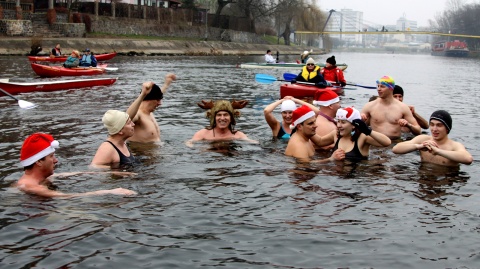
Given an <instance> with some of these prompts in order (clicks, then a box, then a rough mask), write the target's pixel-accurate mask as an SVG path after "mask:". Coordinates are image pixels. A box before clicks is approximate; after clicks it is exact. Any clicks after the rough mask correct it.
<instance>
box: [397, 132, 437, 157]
mask: <svg viewBox="0 0 480 269" xmlns="http://www.w3.org/2000/svg"><path fill="white" fill-rule="evenodd" d="M428 139H430V137H429V136H428V135H419V136H416V137H414V138H413V139H412V140H409V141H405V142H400V143H398V144H396V145H395V146H394V147H393V148H392V151H393V153H395V154H405V153H409V152H412V151H416V150H421V149H424V148H425V146H424V145H423V142H424V141H426V140H428Z"/></svg>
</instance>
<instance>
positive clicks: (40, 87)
mask: <svg viewBox="0 0 480 269" xmlns="http://www.w3.org/2000/svg"><path fill="white" fill-rule="evenodd" d="M115 81H117V78H92V79H77V80H62V81H43V82H8V81H3V80H0V88H1V89H3V90H5V91H6V92H8V93H10V94H19V93H29V92H51V91H60V90H68V89H78V88H88V87H94V86H108V85H112V84H113V83H115ZM0 96H3V94H2V93H1V92H0Z"/></svg>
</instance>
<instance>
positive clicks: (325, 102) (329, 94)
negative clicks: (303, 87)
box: [313, 90, 340, 106]
mask: <svg viewBox="0 0 480 269" xmlns="http://www.w3.org/2000/svg"><path fill="white" fill-rule="evenodd" d="M314 99H315V100H314V101H313V104H314V105H319V106H329V105H331V104H335V103H336V102H340V98H338V95H337V94H336V93H335V92H334V91H332V90H317V91H316V92H315V96H314Z"/></svg>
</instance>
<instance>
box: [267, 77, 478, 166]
mask: <svg viewBox="0 0 480 269" xmlns="http://www.w3.org/2000/svg"><path fill="white" fill-rule="evenodd" d="M377 92H378V96H377V97H376V98H373V99H374V100H372V101H370V102H368V103H367V104H365V105H364V107H363V108H362V110H361V111H359V110H357V109H356V108H354V107H341V105H340V99H339V97H338V95H337V94H336V93H335V92H333V91H331V90H320V89H319V90H317V92H316V93H315V96H314V101H313V105H312V104H310V103H307V102H305V101H303V100H299V99H296V98H293V97H290V96H287V97H284V98H283V99H282V100H278V101H276V102H274V103H272V104H270V105H268V106H267V107H266V108H265V109H264V114H265V119H266V121H267V123H268V124H269V126H270V128H271V129H272V133H273V136H274V137H277V138H280V139H282V138H287V139H289V141H288V145H287V148H286V150H285V155H287V156H292V157H295V158H297V159H298V160H300V161H312V160H311V159H312V157H313V156H314V155H315V153H316V151H319V150H320V151H321V150H330V151H332V154H331V156H330V157H329V158H327V159H324V160H314V161H312V162H326V161H332V160H337V161H339V160H344V159H350V160H354V161H357V160H364V159H368V155H369V148H370V146H376V147H387V146H390V145H391V143H392V140H393V141H397V140H399V139H400V138H401V134H402V131H403V132H410V133H412V135H415V137H414V138H413V139H411V140H408V141H404V142H399V143H397V144H396V145H395V146H394V147H393V148H392V151H393V152H394V153H396V154H405V153H409V152H412V151H417V150H418V151H419V152H420V157H421V161H423V162H428V163H434V164H438V165H443V166H458V165H459V164H471V163H472V162H473V158H472V156H471V154H470V153H469V152H468V151H467V150H466V149H465V147H464V146H463V145H462V144H461V143H459V142H455V141H453V140H451V139H449V138H448V134H449V133H450V131H451V129H452V118H451V116H450V114H449V113H448V112H447V111H445V110H437V111H435V112H433V113H432V115H431V116H430V120H429V122H427V121H426V120H425V119H423V118H422V117H421V116H420V115H418V114H417V113H416V112H415V109H414V107H413V106H408V105H406V104H404V103H403V102H402V101H403V89H402V88H401V87H400V86H398V85H395V82H394V80H393V79H392V78H391V77H390V76H383V77H382V78H380V79H379V80H377ZM394 94H395V95H396V97H397V98H398V99H397V98H395V97H394ZM399 99H400V100H399ZM279 105H280V108H281V109H280V110H281V114H282V121H281V122H279V121H277V120H276V119H275V117H274V116H273V115H272V112H273V110H274V109H275V107H277V106H279ZM297 105H299V106H300V107H298V108H297ZM315 105H318V106H319V107H316V106H315ZM422 128H430V133H431V135H426V134H421V129H422Z"/></svg>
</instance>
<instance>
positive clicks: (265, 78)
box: [255, 74, 277, 84]
mask: <svg viewBox="0 0 480 269" xmlns="http://www.w3.org/2000/svg"><path fill="white" fill-rule="evenodd" d="M255 81H257V82H260V83H264V84H271V83H273V82H275V81H277V79H276V78H275V77H272V76H270V75H267V74H256V75H255Z"/></svg>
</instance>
